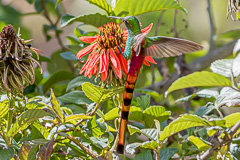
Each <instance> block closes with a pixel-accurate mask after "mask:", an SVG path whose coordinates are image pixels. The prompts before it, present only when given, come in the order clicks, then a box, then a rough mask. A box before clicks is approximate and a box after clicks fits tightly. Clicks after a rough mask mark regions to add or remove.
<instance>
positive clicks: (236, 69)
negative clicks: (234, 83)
mask: <svg viewBox="0 0 240 160" xmlns="http://www.w3.org/2000/svg"><path fill="white" fill-rule="evenodd" d="M239 64H240V54H238V55H237V57H236V58H234V60H233V64H232V72H233V75H234V77H238V76H239V75H240V65H239Z"/></svg>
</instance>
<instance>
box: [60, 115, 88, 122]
mask: <svg viewBox="0 0 240 160" xmlns="http://www.w3.org/2000/svg"><path fill="white" fill-rule="evenodd" d="M91 118H92V116H87V115H84V114H74V115H70V116H66V117H65V118H64V119H63V122H64V123H67V122H70V121H77V120H81V119H91Z"/></svg>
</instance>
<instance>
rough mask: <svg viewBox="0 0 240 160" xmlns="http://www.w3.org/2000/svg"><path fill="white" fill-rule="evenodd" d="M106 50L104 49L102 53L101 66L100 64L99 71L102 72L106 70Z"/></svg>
mask: <svg viewBox="0 0 240 160" xmlns="http://www.w3.org/2000/svg"><path fill="white" fill-rule="evenodd" d="M104 56H105V50H102V52H101V53H100V64H99V65H100V66H99V73H102V72H104V71H105V70H106V68H105V66H104V64H105V57H104Z"/></svg>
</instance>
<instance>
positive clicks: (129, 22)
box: [109, 16, 141, 34]
mask: <svg viewBox="0 0 240 160" xmlns="http://www.w3.org/2000/svg"><path fill="white" fill-rule="evenodd" d="M109 17H110V18H116V19H120V20H122V21H123V22H124V24H125V25H126V27H127V29H128V30H130V31H132V32H133V33H134V34H139V33H141V30H140V24H139V21H138V19H137V18H136V17H134V16H126V17H116V16H109Z"/></svg>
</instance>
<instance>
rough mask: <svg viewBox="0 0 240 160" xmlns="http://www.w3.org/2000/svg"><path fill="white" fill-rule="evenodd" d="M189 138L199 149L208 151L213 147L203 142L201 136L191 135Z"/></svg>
mask: <svg viewBox="0 0 240 160" xmlns="http://www.w3.org/2000/svg"><path fill="white" fill-rule="evenodd" d="M188 140H189V141H191V142H192V143H193V144H194V145H195V146H196V147H197V148H198V149H199V150H201V151H206V150H207V149H209V148H211V146H210V145H209V144H207V143H205V142H203V141H202V140H201V139H200V138H198V137H195V136H189V137H188Z"/></svg>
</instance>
